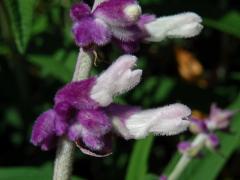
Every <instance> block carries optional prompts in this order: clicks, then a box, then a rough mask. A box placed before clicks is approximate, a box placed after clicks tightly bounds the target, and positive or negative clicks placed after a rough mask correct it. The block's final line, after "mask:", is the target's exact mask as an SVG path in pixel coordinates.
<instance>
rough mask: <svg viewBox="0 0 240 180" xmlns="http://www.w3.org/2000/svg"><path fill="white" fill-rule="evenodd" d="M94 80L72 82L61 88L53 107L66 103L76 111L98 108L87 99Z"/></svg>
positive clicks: (92, 101) (93, 102)
mask: <svg viewBox="0 0 240 180" xmlns="http://www.w3.org/2000/svg"><path fill="white" fill-rule="evenodd" d="M95 82H96V78H89V79H86V80H83V81H77V82H72V83H69V84H67V85H66V86H64V87H63V88H61V89H60V90H59V91H58V92H57V93H56V95H55V98H54V102H55V107H57V105H58V104H59V103H62V102H64V103H68V104H69V105H70V106H72V107H74V108H76V109H79V110H80V109H89V108H96V107H98V105H97V103H96V102H95V101H94V100H92V99H91V98H90V97H89V93H90V90H91V88H92V87H93V85H94V84H95Z"/></svg>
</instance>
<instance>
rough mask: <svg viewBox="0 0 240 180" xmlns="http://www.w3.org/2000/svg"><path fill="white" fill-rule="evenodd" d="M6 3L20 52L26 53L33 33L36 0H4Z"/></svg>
mask: <svg viewBox="0 0 240 180" xmlns="http://www.w3.org/2000/svg"><path fill="white" fill-rule="evenodd" d="M4 3H5V5H6V9H7V12H8V14H9V17H10V24H11V27H12V32H13V34H14V37H15V42H16V44H17V48H18V50H19V52H20V53H24V52H25V50H26V47H27V44H28V41H29V39H30V35H31V27H32V17H33V11H34V5H35V0H4Z"/></svg>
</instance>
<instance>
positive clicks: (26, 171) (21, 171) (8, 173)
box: [0, 163, 83, 180]
mask: <svg viewBox="0 0 240 180" xmlns="http://www.w3.org/2000/svg"><path fill="white" fill-rule="evenodd" d="M52 173H53V166H52V164H51V163H47V164H45V165H44V166H40V167H38V168H37V167H9V168H0V179H4V180H16V179H17V180H26V179H27V180H43V179H52ZM72 180H83V179H82V178H79V177H73V178H72Z"/></svg>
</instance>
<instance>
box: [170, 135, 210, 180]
mask: <svg viewBox="0 0 240 180" xmlns="http://www.w3.org/2000/svg"><path fill="white" fill-rule="evenodd" d="M206 138H207V136H206V135H205V134H198V135H197V136H196V137H195V139H194V140H193V142H192V144H191V145H192V147H193V148H192V150H190V152H191V153H190V154H189V153H188V152H186V153H184V154H183V155H182V157H181V158H180V160H179V161H178V163H177V165H176V166H175V168H174V169H173V171H172V173H171V174H170V175H169V176H168V180H177V179H178V178H179V177H180V175H181V174H182V173H183V171H184V170H185V168H186V167H187V165H188V164H189V163H190V161H191V160H192V157H194V155H196V154H198V153H199V152H200V150H201V149H202V148H203V147H204V143H205V141H206Z"/></svg>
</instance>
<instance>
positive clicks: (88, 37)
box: [72, 17, 111, 47]
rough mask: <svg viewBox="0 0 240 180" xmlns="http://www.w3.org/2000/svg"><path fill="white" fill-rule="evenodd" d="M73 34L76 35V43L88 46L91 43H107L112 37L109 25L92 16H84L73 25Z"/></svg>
mask: <svg viewBox="0 0 240 180" xmlns="http://www.w3.org/2000/svg"><path fill="white" fill-rule="evenodd" d="M72 31H73V34H74V36H75V41H76V44H77V45H78V46H80V47H87V46H91V45H94V44H96V45H98V46H100V45H105V44H107V43H108V42H109V41H110V39H111V32H110V31H109V29H108V28H107V25H106V24H105V23H104V22H103V21H101V20H99V19H94V18H92V17H86V18H83V19H82V20H81V21H78V22H76V23H75V24H74V26H73V29H72Z"/></svg>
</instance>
